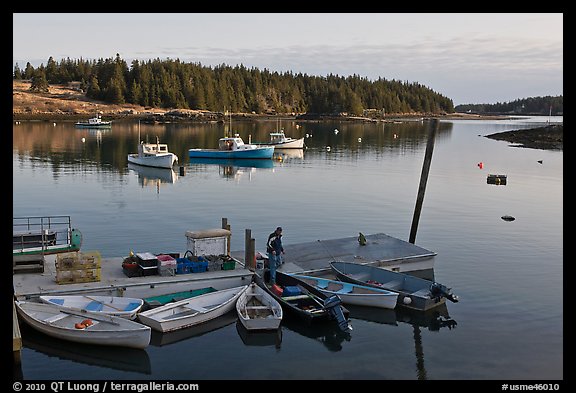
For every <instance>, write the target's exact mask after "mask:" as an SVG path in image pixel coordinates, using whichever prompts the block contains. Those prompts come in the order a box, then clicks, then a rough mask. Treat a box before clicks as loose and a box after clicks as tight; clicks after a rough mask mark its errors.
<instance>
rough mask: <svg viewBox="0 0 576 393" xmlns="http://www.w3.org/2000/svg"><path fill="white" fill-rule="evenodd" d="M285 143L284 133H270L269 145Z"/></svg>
mask: <svg viewBox="0 0 576 393" xmlns="http://www.w3.org/2000/svg"><path fill="white" fill-rule="evenodd" d="M285 141H286V135H284V131H283V130H282V131H279V132H271V133H270V143H282V142H285Z"/></svg>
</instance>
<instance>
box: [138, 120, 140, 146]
mask: <svg viewBox="0 0 576 393" xmlns="http://www.w3.org/2000/svg"><path fill="white" fill-rule="evenodd" d="M138 144H140V119H138Z"/></svg>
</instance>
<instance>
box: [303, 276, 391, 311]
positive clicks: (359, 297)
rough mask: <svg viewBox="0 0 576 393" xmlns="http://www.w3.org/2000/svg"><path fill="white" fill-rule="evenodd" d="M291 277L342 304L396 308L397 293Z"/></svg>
mask: <svg viewBox="0 0 576 393" xmlns="http://www.w3.org/2000/svg"><path fill="white" fill-rule="evenodd" d="M292 276H293V277H296V278H299V279H300V280H302V281H304V282H307V283H308V284H310V285H313V286H314V287H316V288H318V290H319V291H321V292H323V293H324V294H326V295H328V296H331V295H338V296H339V297H340V299H342V303H344V304H353V305H356V306H368V307H379V308H388V309H394V308H395V307H396V301H397V299H398V292H392V291H389V290H386V289H382V288H374V287H369V286H367V285H359V284H353V283H350V282H344V281H336V280H330V279H327V278H322V277H314V276H306V275H300V274H293V275H292Z"/></svg>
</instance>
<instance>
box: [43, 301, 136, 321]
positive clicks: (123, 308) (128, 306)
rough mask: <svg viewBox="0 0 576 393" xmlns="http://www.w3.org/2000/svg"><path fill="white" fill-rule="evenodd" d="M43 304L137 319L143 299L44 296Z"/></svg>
mask: <svg viewBox="0 0 576 393" xmlns="http://www.w3.org/2000/svg"><path fill="white" fill-rule="evenodd" d="M39 298H40V300H41V301H42V302H43V303H48V304H54V305H57V306H62V307H65V308H69V309H74V310H86V311H93V312H98V313H102V314H107V315H114V316H117V317H122V318H127V319H135V318H136V314H137V313H138V311H140V309H141V308H142V305H143V304H144V301H143V300H142V299H137V298H131V297H123V296H93V295H42V296H39Z"/></svg>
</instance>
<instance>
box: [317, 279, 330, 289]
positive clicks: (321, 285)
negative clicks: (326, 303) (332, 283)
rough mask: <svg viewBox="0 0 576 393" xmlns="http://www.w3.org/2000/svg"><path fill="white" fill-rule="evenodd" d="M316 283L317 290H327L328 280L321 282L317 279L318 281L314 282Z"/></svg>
mask: <svg viewBox="0 0 576 393" xmlns="http://www.w3.org/2000/svg"><path fill="white" fill-rule="evenodd" d="M316 282H317V284H316V286H317V287H318V288H320V289H326V288H328V284H329V282H328V280H322V279H320V278H319V279H318V281H316Z"/></svg>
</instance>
